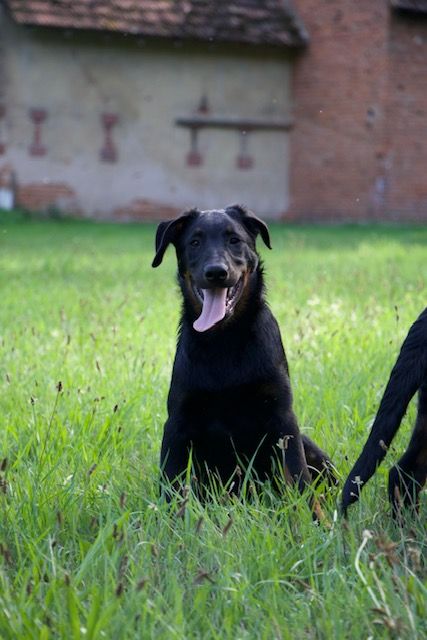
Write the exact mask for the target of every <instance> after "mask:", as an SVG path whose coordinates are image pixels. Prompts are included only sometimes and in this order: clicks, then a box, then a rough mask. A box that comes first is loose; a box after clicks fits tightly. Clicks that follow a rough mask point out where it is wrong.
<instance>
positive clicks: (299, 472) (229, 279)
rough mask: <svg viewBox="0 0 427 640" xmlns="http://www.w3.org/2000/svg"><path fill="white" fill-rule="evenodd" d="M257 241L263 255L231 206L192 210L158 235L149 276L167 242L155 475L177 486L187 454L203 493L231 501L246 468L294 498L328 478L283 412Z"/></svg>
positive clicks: (263, 230) (247, 220)
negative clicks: (161, 419) (164, 414)
mask: <svg viewBox="0 0 427 640" xmlns="http://www.w3.org/2000/svg"><path fill="white" fill-rule="evenodd" d="M258 234H260V235H261V238H262V239H263V241H264V243H265V244H266V245H267V246H268V247H269V248H271V247H270V237H269V232H268V228H267V226H266V225H265V223H264V222H262V221H261V220H260V219H258V218H257V217H255V216H254V215H253V214H251V213H249V212H247V211H246V210H245V209H243V208H242V207H240V206H232V207H228V208H227V209H225V210H215V211H199V210H191V211H188V212H186V213H185V214H184V215H182V216H181V217H179V218H177V219H175V220H172V221H169V222H162V223H161V224H160V225H159V227H158V229H157V235H156V256H155V258H154V261H153V267H157V266H159V265H160V263H161V262H162V259H163V255H164V253H165V251H166V249H167V247H168V245H169V244H170V243H172V244H173V245H174V246H175V248H176V255H177V261H178V282H179V286H180V288H181V292H182V296H183V308H182V315H181V322H180V330H179V338H178V345H177V351H176V356H175V362H174V366H173V373H172V381H171V387H170V391H169V397H168V414H169V416H168V419H167V422H166V424H165V429H164V436H163V443H162V449H161V468H162V473H163V475H164V478H165V479H166V480H167V481H168V482H170V483H175V486H176V487H178V486H179V482H180V481H182V477H183V474H184V472H185V470H186V468H187V465H188V462H189V456H190V452H191V455H192V460H193V463H194V465H195V469H196V473H197V477H198V480H199V482H200V484H201V485H202V486H203V485H205V486H206V484H207V483H208V481H209V477H210V475H211V474H212V475H213V476H215V477H216V478H218V479H219V480H220V482H221V483H222V484H224V485H225V484H227V483H230V484H229V485H228V486H229V487H230V490H233V491H235V492H238V491H239V483H240V479H241V473H239V470H241V471H243V473H244V472H245V470H246V469H248V468H249V469H250V470H251V472H252V474H253V475H254V476H255V477H256V478H258V479H259V480H265V479H267V478H270V479H273V478H274V477H277V473H276V472H277V469H278V468H279V469H281V470H282V476H283V471H284V477H285V478H286V479H287V480H288V481H290V482H292V483H296V484H297V485H298V487H299V489H300V490H301V491H302V490H303V489H304V487H305V486H306V485H308V484H309V483H311V482H312V477H318V476H319V474H323V473H325V474H326V475H327V476H328V479H329V480H331V479H333V477H334V476H333V472H332V471H331V463H330V460H329V458H328V456H327V455H326V454H325V453H324V452H323V451H321V450H320V449H319V448H318V447H317V446H316V445H315V444H314V443H313V442H312V441H311V440H310V439H309V438H307V437H306V436H301V434H300V431H299V428H298V423H297V420H296V417H295V414H294V412H293V409H292V393H291V386H290V381H289V372H288V365H287V361H286V356H285V352H284V349H283V346H282V341H281V338H280V332H279V328H278V325H277V322H276V320H275V319H274V317H273V315H272V313H271V311H270V309H269V308H268V306H267V304H266V302H265V298H264V284H263V270H262V266H261V264H260V260H259V256H258V254H257V252H256V248H255V240H256V237H257V235H258ZM283 461H284V465H283ZM310 471H311V473H310ZM279 475H280V474H279Z"/></svg>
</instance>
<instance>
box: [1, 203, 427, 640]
mask: <svg viewBox="0 0 427 640" xmlns="http://www.w3.org/2000/svg"><path fill="white" fill-rule="evenodd" d="M1 215H2V217H1V218H0V220H1V222H0V291H1V305H0V354H1V356H0V391H1V393H0V425H1V426H0V511H1V518H0V637H2V638H5V639H9V638H18V637H19V638H20V639H21V638H22V639H26V638H43V639H47V638H67V639H68V638H75V639H76V638H135V637H141V638H151V637H155V638H217V639H221V640H223V639H226V638H230V639H231V638H233V640H234V639H240V638H241V639H244V638H248V639H251V640H252V639H253V638H265V639H269V640H270V639H271V638H278V639H280V638H283V639H287V638H292V639H295V638H298V639H299V638H304V639H305V638H307V639H311V638H328V639H329V638H337V639H338V638H339V639H342V638H350V637H351V638H352V640H354V639H358V638H364V639H365V638H368V637H375V638H389V637H392V638H399V637H404V638H405V639H406V638H423V637H426V634H427V621H426V617H425V602H426V596H427V567H426V546H427V542H426V535H425V520H426V515H427V500H426V495H425V493H424V494H423V495H422V505H421V511H420V514H419V516H418V517H413V518H409V519H408V522H407V523H406V524H405V525H404V526H403V528H399V527H398V526H396V525H395V524H394V523H393V521H392V519H391V517H390V512H389V507H388V504H387V499H386V479H387V469H388V467H390V466H391V464H392V462H393V460H395V459H396V458H397V457H398V455H399V453H400V451H401V450H402V447H403V446H404V444H405V442H407V440H408V437H409V432H410V429H411V425H412V423H413V419H414V414H415V406H411V408H410V411H409V412H408V416H407V417H406V419H405V421H404V423H403V425H402V429H401V433H400V434H399V437H398V438H396V442H395V444H394V447H393V450H392V451H391V452H390V453H389V455H388V456H387V458H386V461H385V463H384V464H383V465H382V466H381V468H380V469H379V470H378V472H377V474H376V476H375V478H374V479H373V480H372V481H371V482H370V484H369V485H368V486H367V487H366V489H365V491H364V494H363V499H362V500H361V501H360V503H359V504H357V505H355V506H354V507H353V508H352V510H351V513H350V518H349V521H348V523H345V522H344V521H343V520H342V519H341V518H340V516H339V515H338V513H337V504H338V498H339V493H338V492H330V493H327V492H326V497H325V512H326V513H327V516H328V519H329V521H330V526H327V525H326V524H325V523H324V524H322V525H320V526H319V525H315V524H313V522H312V520H311V516H310V512H309V510H308V508H307V506H306V503H305V500H304V499H302V498H300V497H299V496H298V495H296V494H295V493H294V492H292V491H290V492H289V493H288V495H287V496H285V497H281V498H279V497H277V496H276V495H274V494H272V493H271V492H270V491H269V489H268V487H267V488H266V490H265V493H264V494H263V495H261V496H259V497H258V498H256V499H254V500H252V501H251V502H249V503H241V502H232V501H230V500H227V499H226V498H224V497H223V498H220V499H218V500H217V501H214V502H213V503H211V504H209V505H208V506H206V507H203V506H201V505H200V504H199V503H198V502H197V501H196V500H193V499H192V498H191V497H190V500H189V502H188V504H187V505H186V506H184V507H183V506H182V504H174V505H173V507H172V509H170V510H168V509H167V508H166V507H165V505H164V504H162V502H161V501H160V500H159V497H158V486H157V478H158V455H159V446H160V440H161V434H162V427H163V422H164V419H165V402H166V394H167V389H168V384H169V377H170V371H171V364H172V358H173V353H174V345H175V339H176V328H175V327H176V324H177V320H178V315H179V304H180V303H179V296H178V292H177V287H176V285H175V280H174V271H175V264H174V256H173V251H170V252H169V253H168V255H167V257H166V259H165V262H164V264H163V265H162V267H161V268H160V269H157V270H152V269H151V268H150V262H151V259H152V256H153V245H154V240H153V238H154V231H155V228H154V226H150V225H148V226H136V225H128V226H121V225H101V224H92V223H83V222H61V221H57V222H54V221H51V222H31V221H30V222H28V221H19V220H18V221H17V220H16V219H15V218H13V220H12V221H7V215H6V214H1ZM272 243H273V251H272V252H269V251H268V250H267V249H265V250H264V249H263V250H262V253H263V257H264V261H265V266H266V274H267V283H268V298H269V301H270V304H271V307H272V309H273V311H274V313H275V315H276V317H277V319H278V321H279V324H280V327H281V330H282V335H283V338H284V342H285V346H286V350H287V354H288V359H289V363H290V368H291V378H292V383H293V388H294V395H295V408H296V413H297V415H298V418H299V421H300V424H301V427H302V429H303V430H304V431H306V432H307V433H309V434H310V435H311V436H313V437H314V439H315V440H316V441H318V442H319V444H321V445H322V446H323V447H324V448H325V449H326V450H327V451H328V452H329V453H330V454H331V455H332V457H333V459H334V461H335V463H336V466H337V470H338V473H339V476H340V480H341V482H342V481H343V480H344V478H345V477H346V474H347V473H348V471H349V469H350V467H351V465H352V463H353V462H354V460H355V458H356V457H357V455H358V453H359V451H360V449H361V446H362V444H363V442H364V441H365V438H366V436H367V433H368V431H369V427H370V424H371V423H372V420H373V417H374V415H375V412H376V409H377V407H378V403H379V400H380V398H381V394H382V391H383V389H384V386H385V383H386V381H387V378H388V375H389V372H390V369H391V366H392V364H393V362H394V360H395V358H396V356H397V353H398V350H399V347H400V344H401V342H402V340H403V338H404V336H405V335H406V332H407V330H408V328H409V326H410V324H411V323H412V322H413V320H414V319H415V318H416V317H417V315H418V314H419V313H420V312H421V310H422V309H423V308H424V307H425V305H426V299H425V291H426V284H427V261H426V248H427V246H426V245H427V228H426V227H423V228H422V227H397V226H394V227H393V226H378V227H370V226H367V227H332V226H331V227H323V228H320V227H293V226H278V225H277V226H273V227H272Z"/></svg>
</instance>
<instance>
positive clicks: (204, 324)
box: [193, 288, 227, 332]
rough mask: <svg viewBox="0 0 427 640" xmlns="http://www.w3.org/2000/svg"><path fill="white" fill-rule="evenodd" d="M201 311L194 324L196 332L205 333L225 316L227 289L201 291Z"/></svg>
mask: <svg viewBox="0 0 427 640" xmlns="http://www.w3.org/2000/svg"><path fill="white" fill-rule="evenodd" d="M203 296H204V297H203V309H202V313H201V314H200V316H199V317H198V318H197V320H196V321H195V322H194V324H193V327H194V329H195V330H196V331H200V332H202V331H207V330H208V329H210V328H211V327H213V326H214V324H216V323H217V322H219V321H220V320H222V319H223V317H224V316H225V302H226V298H227V289H223V288H218V289H203Z"/></svg>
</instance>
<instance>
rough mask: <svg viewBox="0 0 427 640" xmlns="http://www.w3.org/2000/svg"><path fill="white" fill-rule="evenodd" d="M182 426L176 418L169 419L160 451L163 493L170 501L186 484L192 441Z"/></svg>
mask: <svg viewBox="0 0 427 640" xmlns="http://www.w3.org/2000/svg"><path fill="white" fill-rule="evenodd" d="M180 426H181V425H180V422H179V421H178V420H176V419H171V418H169V419H168V420H167V422H166V424H165V429H164V434H163V440H162V448H161V452H160V470H161V493H162V494H163V495H164V496H165V498H166V500H167V501H168V502H170V501H171V499H172V495H173V493H174V492H178V491H180V490H182V489H183V487H184V486H185V473H186V470H187V466H188V460H189V452H190V444H191V443H190V441H189V439H188V438H187V437H186V435H185V434H184V430H183V429H182V428H180ZM171 489H172V491H171Z"/></svg>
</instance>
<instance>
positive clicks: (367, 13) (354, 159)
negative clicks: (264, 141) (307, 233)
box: [289, 0, 427, 220]
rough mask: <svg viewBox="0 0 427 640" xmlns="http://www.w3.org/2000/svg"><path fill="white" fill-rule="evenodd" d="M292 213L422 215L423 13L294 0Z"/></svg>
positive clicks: (426, 192) (426, 26)
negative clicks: (298, 42)
mask: <svg viewBox="0 0 427 640" xmlns="http://www.w3.org/2000/svg"><path fill="white" fill-rule="evenodd" d="M294 3H295V5H296V6H297V9H298V11H299V12H300V14H301V17H302V18H303V20H304V22H305V24H306V26H307V28H308V30H309V33H310V36H311V42H310V46H309V48H308V49H307V50H306V51H305V52H304V53H302V55H300V56H299V58H298V59H297V61H296V64H295V67H294V77H293V93H294V114H295V121H296V126H295V129H294V131H293V133H292V137H291V174H290V180H291V206H290V211H289V214H290V217H293V218H295V219H300V220H303V219H315V220H327V219H334V220H340V219H341V220H366V219H367V220H375V219H380V218H381V219H390V218H391V219H403V220H404V219H407V220H427V186H426V183H427V180H426V178H425V173H426V170H425V167H426V161H427V145H426V140H427V136H426V134H427V72H426V69H427V16H426V17H423V16H420V15H419V14H418V15H416V16H413V17H412V18H409V17H405V16H404V15H402V14H396V13H395V12H393V11H392V10H391V8H390V3H389V2H388V0H376V1H375V2H374V1H373V0H358V1H357V2H354V1H353V0H294Z"/></svg>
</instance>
